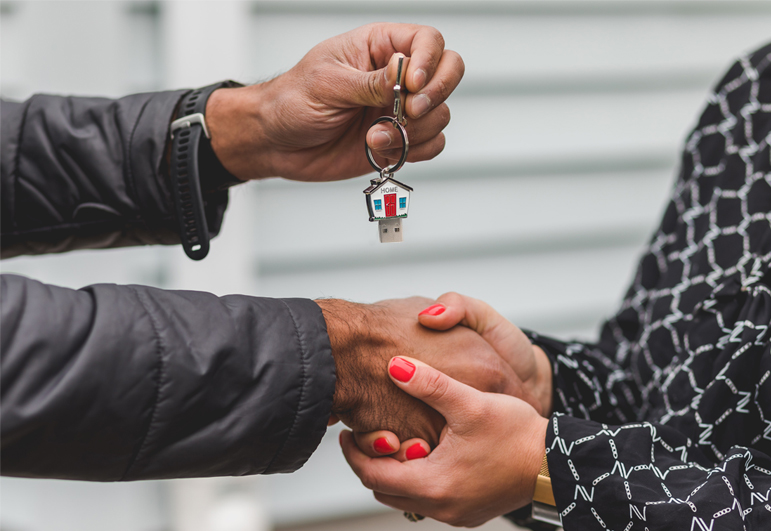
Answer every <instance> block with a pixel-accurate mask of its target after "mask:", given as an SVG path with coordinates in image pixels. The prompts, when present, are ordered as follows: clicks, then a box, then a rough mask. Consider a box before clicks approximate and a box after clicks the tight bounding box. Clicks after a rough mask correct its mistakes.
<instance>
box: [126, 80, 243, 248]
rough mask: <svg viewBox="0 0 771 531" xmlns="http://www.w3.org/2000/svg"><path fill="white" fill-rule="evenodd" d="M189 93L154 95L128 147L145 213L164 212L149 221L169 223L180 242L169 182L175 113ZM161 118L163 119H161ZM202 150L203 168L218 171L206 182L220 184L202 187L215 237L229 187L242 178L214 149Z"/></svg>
mask: <svg viewBox="0 0 771 531" xmlns="http://www.w3.org/2000/svg"><path fill="white" fill-rule="evenodd" d="M188 92H189V90H175V91H169V92H158V93H155V94H153V95H152V97H151V98H149V99H148V100H147V103H146V104H145V106H144V108H143V110H142V112H141V114H140V116H139V118H138V119H137V121H136V125H135V127H134V128H133V130H132V132H131V137H130V139H129V146H128V152H129V157H128V172H127V179H129V181H133V183H132V182H130V183H129V186H130V185H131V184H134V186H135V192H136V196H137V202H138V203H139V206H140V210H141V211H142V212H143V213H159V214H160V215H159V216H158V218H157V219H156V218H152V217H151V218H149V219H146V220H145V221H146V222H147V224H148V226H150V227H157V226H159V225H166V224H168V227H169V230H170V231H173V233H174V234H175V235H176V237H175V238H174V239H175V241H179V235H178V234H177V229H176V223H168V221H169V220H170V219H175V218H176V211H175V208H174V200H173V198H172V193H171V186H170V184H171V183H170V182H169V168H168V164H167V153H168V149H169V148H168V142H169V131H170V126H171V122H172V120H173V118H174V113H175V111H176V109H177V106H178V105H179V102H180V101H181V100H182V98H183V97H184V96H185V95H186V94H187V93H188ZM130 97H131V96H129V98H130ZM136 97H146V95H142V94H138V95H136ZM159 117H162V119H158V118H159ZM201 153H202V158H203V159H204V160H203V161H202V162H203V164H201V169H202V171H211V172H214V173H215V174H216V175H213V176H210V177H209V180H208V181H207V180H204V181H203V182H206V183H209V182H212V183H214V184H216V186H213V187H209V186H207V187H205V188H204V189H202V192H203V200H204V211H205V215H206V222H207V225H208V227H209V236H210V237H214V236H217V235H218V234H219V232H220V230H221V228H222V220H223V218H224V215H225V210H226V209H227V206H228V192H227V190H226V189H225V188H226V187H227V186H231V185H232V184H234V183H235V182H240V181H238V180H237V179H236V178H235V177H233V176H232V175H230V174H229V173H228V172H227V170H225V169H224V167H222V165H221V164H219V161H218V160H217V159H216V156H215V155H214V153H213V152H212V151H211V148H209V149H208V151H207V150H206V149H204V150H202V151H201ZM150 176H153V177H154V178H150ZM150 215H151V216H152V214H150Z"/></svg>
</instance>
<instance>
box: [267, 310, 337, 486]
mask: <svg viewBox="0 0 771 531" xmlns="http://www.w3.org/2000/svg"><path fill="white" fill-rule="evenodd" d="M281 300H282V302H283V303H284V304H285V305H286V307H287V309H288V310H289V313H290V315H291V317H292V320H293V321H294V326H295V333H296V337H297V340H298V342H299V345H300V356H301V359H300V365H301V371H300V373H301V378H302V383H301V385H302V388H301V392H300V396H299V400H298V404H297V408H296V413H295V418H294V420H293V423H292V427H291V429H290V431H289V435H288V437H287V439H286V442H284V444H283V446H282V448H281V449H280V450H279V451H278V453H277V454H276V455H275V457H274V458H273V460H272V461H271V463H270V464H269V465H268V467H267V468H266V469H265V472H264V473H265V474H275V473H280V472H294V471H295V470H297V469H299V468H300V467H302V466H303V465H304V464H305V462H306V461H307V460H308V458H309V457H310V456H311V454H312V453H313V452H314V451H315V450H316V448H317V447H318V445H319V444H320V443H321V439H322V437H323V436H324V434H325V433H326V431H327V423H328V421H329V416H330V415H331V414H332V396H333V395H334V392H335V381H336V376H335V362H334V358H333V357H332V346H331V344H330V342H329V335H328V334H327V326H326V321H325V320H324V315H323V314H322V312H321V308H319V306H318V305H317V304H316V303H315V302H313V301H311V300H308V299H281Z"/></svg>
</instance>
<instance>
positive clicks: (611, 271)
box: [259, 245, 640, 328]
mask: <svg viewBox="0 0 771 531" xmlns="http://www.w3.org/2000/svg"><path fill="white" fill-rule="evenodd" d="M639 253H640V246H639V245H626V246H617V247H612V248H605V249H603V248H598V249H576V250H572V251H566V252H554V253H548V254H534V255H525V256H501V257H493V258H490V257H481V258H474V257H469V258H466V259H456V260H452V261H446V262H443V261H435V262H426V263H420V264H415V263H407V264H403V263H400V262H399V261H398V260H388V259H386V260H383V261H381V262H380V263H379V264H377V265H376V266H374V267H367V268H353V267H352V268H346V267H345V265H344V264H341V266H340V268H338V269H335V270H323V271H316V272H307V273H296V274H290V273H286V274H281V273H275V274H271V275H265V274H263V275H262V276H261V278H260V286H259V290H260V294H261V295H266V296H270V297H293V296H296V297H312V298H320V297H335V298H344V299H350V300H355V301H362V302H374V301H377V300H382V299H388V298H398V297H408V296H412V295H415V294H420V295H424V296H427V297H437V296H439V295H441V294H442V293H444V292H447V291H458V292H460V293H465V294H467V295H471V296H474V297H477V298H479V299H482V300H484V301H487V302H488V303H490V304H491V305H492V306H493V307H494V308H496V309H497V310H498V311H499V312H501V313H502V314H503V315H505V316H507V317H508V318H510V319H511V320H512V321H513V322H515V323H517V324H518V325H521V326H531V323H532V324H533V325H539V326H542V325H544V324H549V323H554V325H553V326H551V328H554V327H556V326H557V325H558V324H559V322H561V321H566V320H567V321H569V320H571V319H577V318H578V316H581V315H584V316H585V317H586V318H587V319H590V322H591V321H594V322H597V323H599V320H600V319H601V317H602V316H604V315H607V314H609V313H611V312H612V311H613V310H614V308H615V307H616V305H617V303H618V301H619V300H620V298H621V296H622V294H623V292H624V290H625V288H626V285H627V283H628V281H629V279H630V278H631V276H632V274H633V267H634V264H635V263H636V260H637V258H638V255H639Z"/></svg>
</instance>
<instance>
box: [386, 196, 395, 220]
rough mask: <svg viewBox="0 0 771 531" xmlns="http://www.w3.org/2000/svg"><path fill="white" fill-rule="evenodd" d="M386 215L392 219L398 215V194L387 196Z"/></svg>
mask: <svg viewBox="0 0 771 531" xmlns="http://www.w3.org/2000/svg"><path fill="white" fill-rule="evenodd" d="M383 197H384V199H385V215H386V217H388V218H390V217H391V216H395V215H396V194H385V195H384V196H383Z"/></svg>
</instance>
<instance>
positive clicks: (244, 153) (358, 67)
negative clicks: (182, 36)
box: [206, 23, 464, 181]
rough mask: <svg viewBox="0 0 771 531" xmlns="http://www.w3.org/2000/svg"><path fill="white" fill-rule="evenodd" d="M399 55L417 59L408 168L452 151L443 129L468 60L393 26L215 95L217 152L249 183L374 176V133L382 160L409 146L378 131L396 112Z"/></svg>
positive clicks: (330, 44) (211, 106) (427, 36)
mask: <svg viewBox="0 0 771 531" xmlns="http://www.w3.org/2000/svg"><path fill="white" fill-rule="evenodd" d="M394 54H404V55H405V56H407V57H408V58H409V61H408V66H407V71H406V74H405V75H404V84H405V85H406V87H407V90H409V92H410V94H409V96H408V97H407V103H406V111H407V115H408V117H409V119H408V124H407V134H408V136H409V140H410V152H409V157H408V159H407V160H408V161H410V162H416V161H420V160H427V159H431V158H433V157H435V156H436V155H438V154H439V153H440V152H441V151H442V149H444V143H445V139H444V134H443V133H442V130H443V129H444V128H445V127H446V126H447V124H448V123H449V121H450V111H449V109H448V107H447V105H446V104H445V103H444V100H445V99H447V97H448V96H449V95H450V93H451V92H452V91H453V90H454V89H455V87H457V86H458V83H460V80H461V78H462V77H463V72H464V65H463V60H462V59H461V58H460V56H459V55H458V54H457V53H455V52H452V51H449V50H445V49H444V39H443V38H442V35H441V34H440V33H439V32H438V31H437V30H435V29H434V28H430V27H427V26H417V25H412V24H385V23H382V24H369V25H367V26H363V27H361V28H357V29H355V30H353V31H350V32H348V33H345V34H343V35H339V36H337V37H333V38H331V39H328V40H326V41H324V42H322V43H321V44H319V45H317V46H316V47H314V48H313V49H312V50H311V51H310V52H308V54H307V55H306V56H305V57H304V58H303V59H302V60H301V61H300V62H299V63H298V64H297V65H296V66H295V67H294V68H292V69H291V70H290V71H288V72H286V73H285V74H282V75H280V76H278V77H277V78H275V79H273V80H271V81H268V82H265V83H261V84H258V85H253V86H249V87H243V88H233V89H220V90H217V91H215V92H214V93H213V94H212V95H211V97H210V98H209V101H208V104H207V107H206V120H207V124H208V127H209V129H210V131H211V136H212V138H211V142H212V147H213V149H214V152H215V153H216V155H217V157H218V158H219V160H220V162H221V163H222V164H223V166H225V168H226V169H227V170H228V171H229V172H230V173H232V174H233V175H235V176H236V177H238V178H239V179H242V180H249V179H260V178H265V177H284V178H287V179H293V180H298V181H334V180H340V179H347V178H349V177H355V176H358V175H362V174H364V173H367V172H369V171H371V167H370V166H369V164H368V162H367V159H366V157H365V154H364V140H365V135H366V141H367V143H368V144H369V146H370V147H371V148H372V149H373V150H375V151H376V153H379V154H381V155H384V156H386V157H387V158H398V153H400V151H401V150H400V149H395V148H400V147H401V140H400V138H399V135H398V133H397V132H396V130H395V129H394V128H393V126H392V125H390V124H380V125H378V126H375V127H373V128H372V129H370V127H369V126H370V124H371V123H372V122H373V121H374V120H375V119H376V118H378V117H380V116H383V115H390V114H391V113H392V106H393V87H394V84H395V83H396V62H397V61H396V57H395V56H394ZM368 131H369V132H368ZM389 147H390V151H389Z"/></svg>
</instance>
